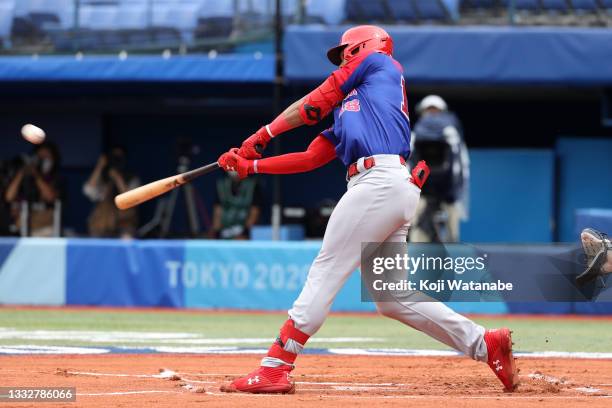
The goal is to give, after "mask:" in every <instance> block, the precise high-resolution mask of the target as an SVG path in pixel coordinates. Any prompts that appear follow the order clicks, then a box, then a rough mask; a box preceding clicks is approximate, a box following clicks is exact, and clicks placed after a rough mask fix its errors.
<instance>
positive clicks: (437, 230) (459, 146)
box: [410, 95, 470, 242]
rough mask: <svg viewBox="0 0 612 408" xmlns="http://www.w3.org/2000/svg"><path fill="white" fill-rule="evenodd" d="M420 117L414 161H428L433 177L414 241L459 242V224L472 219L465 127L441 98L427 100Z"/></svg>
mask: <svg viewBox="0 0 612 408" xmlns="http://www.w3.org/2000/svg"><path fill="white" fill-rule="evenodd" d="M417 113H418V114H419V116H420V118H419V120H418V121H417V123H416V124H415V126H414V129H413V131H412V144H413V146H412V149H411V150H412V152H413V153H412V155H411V158H410V161H411V163H412V165H414V164H415V163H417V162H418V161H419V160H425V161H427V164H429V167H430V169H431V174H430V176H429V179H428V181H427V183H426V184H425V186H424V188H423V190H422V192H421V200H420V201H419V206H418V207H417V212H416V216H415V219H414V221H413V223H412V228H411V229H410V241H411V242H458V241H459V223H460V221H461V220H465V219H467V216H468V204H469V202H468V198H469V178H470V162H469V156H468V150H467V147H466V145H465V142H464V140H463V130H462V128H461V123H460V122H459V119H458V118H457V116H456V115H455V114H454V113H452V112H449V110H448V107H447V105H446V102H445V101H444V99H442V98H441V97H439V96H437V95H429V96H427V97H425V98H424V99H423V100H422V101H421V102H420V103H419V104H418V105H417Z"/></svg>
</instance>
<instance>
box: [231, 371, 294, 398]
mask: <svg viewBox="0 0 612 408" xmlns="http://www.w3.org/2000/svg"><path fill="white" fill-rule="evenodd" d="M291 370H293V366H290V365H282V366H280V367H274V368H272V367H259V368H258V369H257V370H255V371H253V372H252V373H251V374H249V375H247V376H245V377H241V378H237V379H235V380H234V381H232V382H231V383H229V384H224V385H222V386H221V391H223V392H248V393H251V394H293V393H295V384H294V383H292V382H291V381H290V379H289V372H291Z"/></svg>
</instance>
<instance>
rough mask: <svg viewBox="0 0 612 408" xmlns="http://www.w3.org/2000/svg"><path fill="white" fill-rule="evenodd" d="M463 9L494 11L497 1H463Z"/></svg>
mask: <svg viewBox="0 0 612 408" xmlns="http://www.w3.org/2000/svg"><path fill="white" fill-rule="evenodd" d="M461 7H462V8H467V9H494V8H496V7H497V0H463V1H462V2H461Z"/></svg>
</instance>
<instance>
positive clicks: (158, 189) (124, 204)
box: [115, 162, 219, 210]
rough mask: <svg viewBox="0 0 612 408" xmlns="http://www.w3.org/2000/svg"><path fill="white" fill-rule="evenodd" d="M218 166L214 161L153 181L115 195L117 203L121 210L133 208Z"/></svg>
mask: <svg viewBox="0 0 612 408" xmlns="http://www.w3.org/2000/svg"><path fill="white" fill-rule="evenodd" d="M218 168H219V163H217V162H214V163H210V164H207V165H206V166H202V167H198V168H197V169H194V170H190V171H187V172H185V173H181V174H177V175H175V176H172V177H167V178H165V179H161V180H157V181H153V182H151V183H149V184H145V185H144V186H140V187H137V188H135V189H133V190H130V191H126V192H125V193H123V194H119V195H118V196H117V197H115V205H116V206H117V208H119V209H120V210H127V209H128V208H132V207H134V206H137V205H139V204H142V203H144V202H145V201H149V200H150V199H152V198H155V197H157V196H160V195H162V194H164V193H167V192H168V191H170V190H173V189H175V188H176V187H179V186H182V185H183V184H186V183H189V182H190V181H192V180H193V179H196V178H198V177H200V176H202V175H204V174H207V173H210V172H212V171H214V170H217V169H218Z"/></svg>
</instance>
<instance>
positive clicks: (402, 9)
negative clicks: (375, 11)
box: [387, 0, 418, 22]
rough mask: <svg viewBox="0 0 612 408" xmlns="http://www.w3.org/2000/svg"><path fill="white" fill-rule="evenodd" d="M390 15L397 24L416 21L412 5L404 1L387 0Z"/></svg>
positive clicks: (410, 2)
mask: <svg viewBox="0 0 612 408" xmlns="http://www.w3.org/2000/svg"><path fill="white" fill-rule="evenodd" d="M387 4H388V5H389V9H390V10H391V15H392V16H393V18H394V20H396V21H398V22H413V21H416V20H417V19H418V16H417V12H416V9H415V7H414V3H413V2H412V1H406V0H387Z"/></svg>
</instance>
